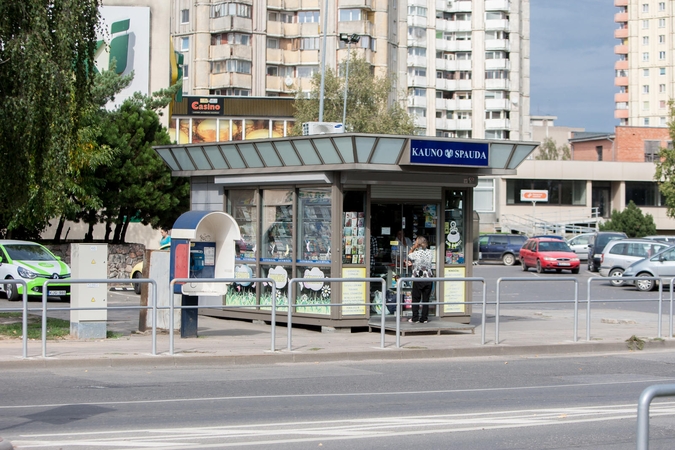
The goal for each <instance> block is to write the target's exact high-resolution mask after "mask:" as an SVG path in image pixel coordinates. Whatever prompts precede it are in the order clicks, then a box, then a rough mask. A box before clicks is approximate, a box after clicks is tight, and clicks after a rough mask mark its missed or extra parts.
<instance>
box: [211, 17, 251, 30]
mask: <svg viewBox="0 0 675 450" xmlns="http://www.w3.org/2000/svg"><path fill="white" fill-rule="evenodd" d="M210 29H211V30H212V31H231V30H240V31H252V30H253V21H252V20H251V19H246V18H244V17H237V16H224V17H218V18H216V19H211V28H210Z"/></svg>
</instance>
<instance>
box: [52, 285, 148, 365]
mask: <svg viewBox="0 0 675 450" xmlns="http://www.w3.org/2000/svg"><path fill="white" fill-rule="evenodd" d="M119 282H120V280H119V279H118V278H90V279H86V278H68V284H98V283H105V284H111V283H119ZM54 283H59V284H63V280H52V279H49V280H46V281H45V282H44V283H42V357H43V358H46V357H47V286H48V285H50V284H54ZM134 283H140V284H151V285H152V287H153V289H152V292H151V293H152V296H151V299H152V305H151V306H140V305H139V306H107V309H108V310H116V309H138V310H141V309H152V354H153V356H154V355H157V282H156V281H155V280H153V279H150V278H134ZM99 309H101V308H99V307H82V308H73V307H71V306H69V307H67V308H50V310H52V311H95V310H99Z"/></svg>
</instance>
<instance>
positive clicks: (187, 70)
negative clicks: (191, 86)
mask: <svg viewBox="0 0 675 450" xmlns="http://www.w3.org/2000/svg"><path fill="white" fill-rule="evenodd" d="M189 73H190V66H189V65H188V64H183V78H187V77H188V74H189Z"/></svg>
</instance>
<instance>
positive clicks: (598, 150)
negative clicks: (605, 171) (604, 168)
mask: <svg viewBox="0 0 675 450" xmlns="http://www.w3.org/2000/svg"><path fill="white" fill-rule="evenodd" d="M595 152H596V153H597V154H598V161H602V145H597V146H596V147H595Z"/></svg>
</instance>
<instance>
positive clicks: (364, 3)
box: [328, 0, 373, 19]
mask: <svg viewBox="0 0 675 450" xmlns="http://www.w3.org/2000/svg"><path fill="white" fill-rule="evenodd" d="M338 8H359V9H373V2H372V0H338ZM328 18H329V19H330V16H329V17H328Z"/></svg>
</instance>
